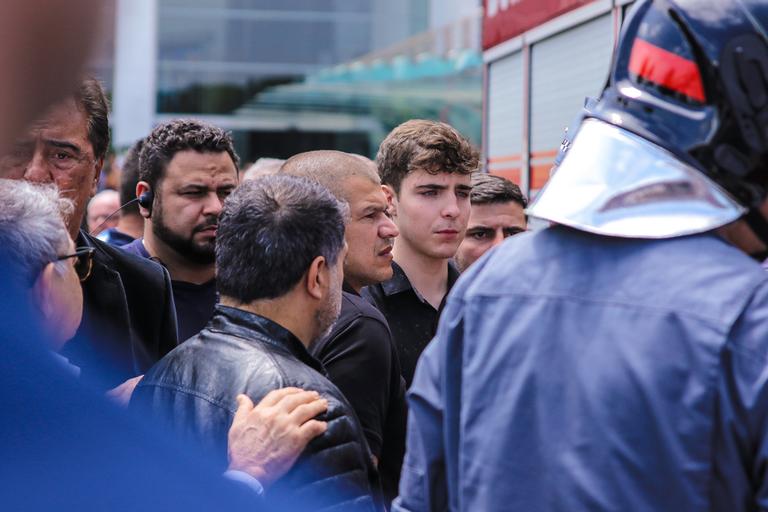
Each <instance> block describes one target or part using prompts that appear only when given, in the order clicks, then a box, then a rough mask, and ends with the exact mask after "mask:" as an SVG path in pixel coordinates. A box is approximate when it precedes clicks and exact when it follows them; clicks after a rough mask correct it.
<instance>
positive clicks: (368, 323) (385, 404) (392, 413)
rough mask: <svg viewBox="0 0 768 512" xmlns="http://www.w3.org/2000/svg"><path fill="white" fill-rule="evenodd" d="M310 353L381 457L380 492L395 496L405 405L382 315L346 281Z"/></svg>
mask: <svg viewBox="0 0 768 512" xmlns="http://www.w3.org/2000/svg"><path fill="white" fill-rule="evenodd" d="M310 352H311V353H312V355H313V356H314V357H315V358H317V359H319V360H320V362H321V363H322V364H323V366H324V367H325V369H326V372H327V373H328V378H329V379H330V380H331V382H333V383H334V384H335V385H336V387H338V388H339V389H340V390H341V392H342V393H343V394H344V396H345V397H346V398H347V400H349V403H350V405H352V408H353V409H354V410H355V413H356V414H357V417H358V419H359V420H360V423H361V425H362V427H363V431H364V433H365V437H366V440H367V441H368V445H369V446H370V448H371V452H372V453H373V454H374V455H375V456H376V457H377V458H378V459H379V473H380V474H381V479H382V487H383V490H384V496H385V497H386V498H387V499H388V500H391V499H393V498H394V497H395V496H396V495H397V483H398V481H399V479H400V467H401V465H402V463H403V456H404V453H405V430H406V406H405V383H404V382H403V379H402V377H401V376H400V373H401V372H400V364H399V361H398V359H397V351H396V350H395V347H394V343H393V341H392V334H391V333H390V331H389V326H388V325H387V321H386V319H385V318H384V316H383V315H382V314H381V313H380V312H379V311H378V310H377V309H376V308H375V307H373V306H372V305H371V304H369V303H368V302H366V301H365V299H363V298H362V297H360V296H359V295H358V294H357V293H355V292H354V290H353V289H352V288H349V287H348V286H347V285H346V284H345V286H344V293H343V298H342V303H341V314H340V315H339V319H338V320H337V321H336V323H335V324H334V325H333V328H332V329H331V332H330V333H329V335H328V336H326V337H325V338H323V339H321V340H319V341H317V342H316V343H314V344H313V345H312V346H311V347H310Z"/></svg>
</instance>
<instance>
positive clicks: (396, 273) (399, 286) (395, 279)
mask: <svg viewBox="0 0 768 512" xmlns="http://www.w3.org/2000/svg"><path fill="white" fill-rule="evenodd" d="M381 289H382V290H383V291H384V295H387V296H389V295H394V294H396V293H402V292H405V291H408V290H413V285H411V282H410V281H409V280H408V276H406V275H405V271H404V270H403V269H402V267H401V266H400V265H398V264H397V263H395V262H394V261H393V262H392V277H390V278H389V279H387V280H386V281H384V282H383V283H381Z"/></svg>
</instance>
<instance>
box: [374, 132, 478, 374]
mask: <svg viewBox="0 0 768 512" xmlns="http://www.w3.org/2000/svg"><path fill="white" fill-rule="evenodd" d="M376 163H377V166H378V169H379V175H380V176H381V182H382V184H383V187H384V193H385V194H386V196H387V200H388V202H389V206H390V213H391V214H392V217H393V219H394V221H395V224H396V225H397V228H398V230H399V231H400V236H399V237H398V238H397V240H396V242H395V245H394V249H393V255H394V262H393V263H392V269H393V276H392V278H390V279H388V280H387V281H384V282H383V283H380V284H376V285H373V286H370V287H368V288H366V290H365V292H366V296H367V298H369V300H371V301H372V302H373V303H374V304H375V305H376V306H377V307H378V308H379V309H380V310H381V312H382V313H383V314H384V316H385V317H386V318H387V321H388V322H389V326H390V329H391V330H392V334H393V336H394V339H395V344H396V345H397V349H398V356H399V358H400V363H401V366H402V369H403V377H404V378H405V381H406V383H407V384H408V385H409V386H410V383H411V379H412V378H413V372H414V370H415V369H416V362H417V361H418V358H419V355H420V354H421V352H422V350H424V347H426V346H427V343H429V341H430V340H431V339H432V337H433V336H434V334H435V329H436V327H437V320H438V317H439V314H440V310H441V308H442V305H443V302H444V299H445V297H446V295H448V292H449V291H450V289H451V286H453V283H454V282H455V281H456V279H457V278H458V276H459V273H458V271H457V270H456V268H455V267H454V265H453V263H451V261H450V260H451V258H453V256H454V254H456V249H457V248H458V247H459V244H460V243H461V241H462V240H463V238H464V232H465V230H466V228H467V221H468V219H469V209H470V203H469V193H470V191H471V184H470V177H471V174H472V172H474V171H475V170H476V169H477V166H478V153H477V151H476V150H475V149H474V148H473V147H472V145H471V144H470V142H469V141H468V140H467V139H466V138H464V137H463V136H462V135H461V134H460V133H459V132H458V131H456V130H455V129H454V128H452V127H451V126H449V125H447V124H445V123H440V122H436V121H426V120H420V119H416V120H411V121H407V122H405V123H403V124H401V125H400V126H398V127H396V128H395V129H394V130H392V132H391V133H390V134H389V135H387V137H386V138H385V139H384V141H383V142H382V143H381V146H380V148H379V152H378V155H377V156H376Z"/></svg>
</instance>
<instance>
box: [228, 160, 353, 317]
mask: <svg viewBox="0 0 768 512" xmlns="http://www.w3.org/2000/svg"><path fill="white" fill-rule="evenodd" d="M346 215H347V206H346V204H344V203H342V202H339V201H338V200H337V199H336V198H335V197H334V196H333V195H332V194H331V193H330V192H329V191H328V189H326V188H325V187H323V186H321V185H319V184H317V183H314V182H312V181H310V180H308V179H306V178H299V177H296V176H287V175H282V174H278V175H272V176H263V177H261V178H259V179H258V180H249V181H246V182H243V183H242V184H241V185H240V186H239V187H237V188H236V189H235V191H234V192H232V194H230V196H229V197H228V198H227V200H226V201H225V202H224V208H223V210H222V212H221V217H220V218H219V226H218V229H217V231H216V269H217V270H216V284H217V286H218V289H219V293H221V295H222V296H226V297H230V298H233V299H235V300H237V301H240V302H241V303H243V304H246V303H249V302H252V301H254V300H259V299H274V298H276V297H281V296H283V295H285V294H286V293H287V292H289V291H290V290H291V289H292V288H293V287H294V286H296V284H297V283H298V282H299V280H300V279H301V278H302V276H303V275H304V274H305V273H306V271H307V270H308V268H309V265H310V264H311V263H312V260H314V259H315V258H316V257H318V256H324V257H325V259H326V261H327V262H328V264H329V265H333V264H335V262H336V259H337V258H338V256H339V252H340V251H341V250H342V248H343V247H344V224H345V220H346Z"/></svg>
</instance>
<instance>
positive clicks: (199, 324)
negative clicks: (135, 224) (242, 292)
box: [120, 238, 218, 341]
mask: <svg viewBox="0 0 768 512" xmlns="http://www.w3.org/2000/svg"><path fill="white" fill-rule="evenodd" d="M120 248H121V249H122V250H124V251H126V252H129V253H131V254H135V255H136V256H141V257H143V258H151V256H150V255H149V253H148V252H147V248H146V247H144V239H143V238H138V239H136V240H134V241H133V242H131V243H129V244H126V245H123V246H122V247H120ZM153 261H158V260H156V259H154V260H153ZM171 287H172V289H173V302H174V303H175V304H176V321H177V322H178V324H179V325H178V327H179V341H184V340H187V339H189V338H191V337H192V336H194V335H195V334H197V333H199V332H200V331H201V330H202V329H203V327H205V324H207V323H208V320H210V318H211V316H212V315H213V308H214V307H215V306H216V302H217V301H218V295H217V294H216V279H211V280H210V281H208V282H207V283H203V284H195V283H188V282H186V281H171Z"/></svg>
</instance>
